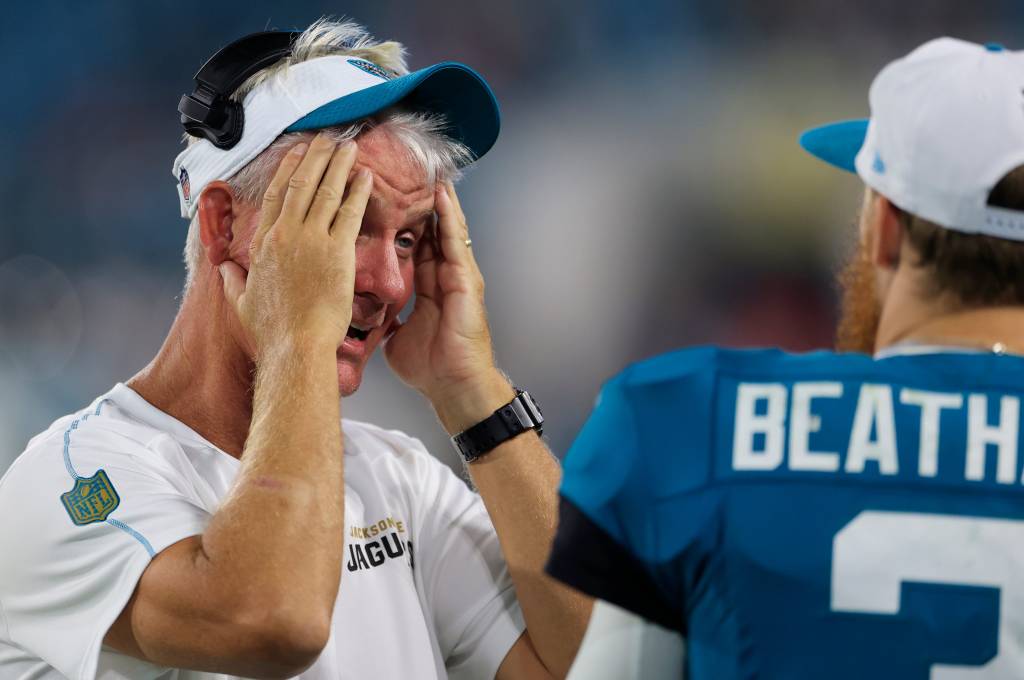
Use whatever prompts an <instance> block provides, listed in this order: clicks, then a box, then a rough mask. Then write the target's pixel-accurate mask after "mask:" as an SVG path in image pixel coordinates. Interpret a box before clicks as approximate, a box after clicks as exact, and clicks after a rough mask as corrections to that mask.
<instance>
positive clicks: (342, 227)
mask: <svg viewBox="0 0 1024 680" xmlns="http://www.w3.org/2000/svg"><path fill="white" fill-rule="evenodd" d="M372 190H373V173H371V172H370V171H369V170H368V169H366V168H363V169H362V170H360V171H359V172H358V173H357V174H356V178H355V179H354V180H352V185H351V186H350V187H349V189H348V196H346V197H345V200H344V201H343V202H342V204H341V207H340V208H338V212H337V213H336V214H335V216H334V222H333V223H332V224H331V236H333V237H334V238H336V239H339V240H342V241H346V242H350V243H355V241H356V236H358V235H359V228H360V227H361V226H362V224H363V215H365V214H366V204H367V202H368V201H369V200H370V192H371V191H372Z"/></svg>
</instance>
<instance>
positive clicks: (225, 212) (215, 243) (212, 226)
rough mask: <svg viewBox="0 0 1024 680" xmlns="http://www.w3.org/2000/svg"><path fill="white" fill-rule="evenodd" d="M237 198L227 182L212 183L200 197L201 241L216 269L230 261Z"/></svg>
mask: <svg viewBox="0 0 1024 680" xmlns="http://www.w3.org/2000/svg"><path fill="white" fill-rule="evenodd" d="M234 201H235V196H234V193H233V192H232V191H231V187H230V186H229V185H228V183H227V182H222V181H219V180H218V181H215V182H210V184H209V185H207V187H206V188H205V189H204V190H203V193H202V195H201V196H200V197H199V211H198V215H199V240H200V241H202V243H203V250H204V252H205V253H206V259H207V260H209V261H210V264H212V265H213V266H214V267H216V266H217V265H219V264H220V263H221V262H223V261H224V260H227V259H229V256H230V253H229V251H230V248H231V239H232V238H234V233H233V232H232V227H233V226H234V219H235V215H234V207H235V206H234Z"/></svg>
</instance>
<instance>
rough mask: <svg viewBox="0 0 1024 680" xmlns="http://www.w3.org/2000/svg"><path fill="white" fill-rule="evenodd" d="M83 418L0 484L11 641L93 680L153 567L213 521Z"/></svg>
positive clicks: (156, 467)
mask: <svg viewBox="0 0 1024 680" xmlns="http://www.w3.org/2000/svg"><path fill="white" fill-rule="evenodd" d="M90 415H92V416H93V417H94V419H95V420H100V419H99V418H96V417H95V414H90ZM87 419H88V417H86V418H80V419H77V420H75V421H73V422H72V423H71V424H70V425H69V426H68V428H67V430H66V431H65V432H64V433H63V437H61V436H60V435H59V433H57V434H54V435H53V436H51V437H49V438H47V439H45V440H43V441H42V442H36V443H34V445H33V446H32V447H31V448H30V449H29V450H28V451H26V452H25V453H24V454H23V455H22V456H21V457H20V458H19V459H18V460H17V461H16V462H15V463H14V465H13V466H12V467H11V468H10V470H9V471H8V473H7V474H6V475H5V476H4V478H3V480H2V481H0V608H2V610H3V611H4V613H5V615H6V619H7V628H8V636H9V639H10V640H11V641H12V642H13V643H14V644H15V645H17V646H18V647H20V648H22V649H24V650H26V651H28V652H29V653H31V654H33V655H35V656H38V657H39V658H40V659H42V660H43V661H45V662H46V663H47V664H49V665H51V666H52V667H53V668H55V669H57V670H58V671H59V672H60V673H61V674H62V675H64V676H66V677H67V678H69V679H70V680H94V678H95V677H96V675H97V664H98V660H99V654H100V647H101V645H102V642H103V638H104V636H105V635H106V633H107V630H108V629H109V628H110V625H111V624H112V623H113V622H114V620H115V619H116V618H117V616H118V615H119V614H120V612H121V610H122V609H123V608H124V605H125V604H126V603H127V601H128V599H129V598H130V597H131V595H132V592H133V591H134V590H135V586H136V584H137V583H138V580H139V578H140V577H141V575H142V573H143V571H144V570H145V569H146V567H147V565H148V564H149V562H150V560H151V559H152V558H153V557H154V556H155V555H156V554H157V553H159V552H160V551H161V550H163V549H164V548H166V547H167V546H169V545H171V544H173V543H175V542H177V541H179V540H181V539H183V538H186V537H188V536H193V535H196V534H200V533H202V531H203V530H204V528H205V526H206V524H207V522H208V520H209V516H208V514H207V513H206V512H205V511H204V510H203V509H202V508H200V507H199V506H198V505H196V504H194V503H193V502H191V501H190V500H189V499H188V498H187V497H186V495H185V494H184V493H183V490H182V489H181V488H180V482H179V481H178V480H175V479H174V478H173V475H171V474H170V473H169V470H167V469H165V468H162V467H161V466H160V464H159V463H160V462H161V461H160V460H159V459H158V457H157V456H156V454H154V453H153V452H151V451H149V450H148V449H146V448H145V447H144V446H143V445H141V444H138V443H136V442H133V441H131V440H128V439H125V438H123V437H120V436H118V435H116V434H111V433H105V432H104V431H103V427H102V425H101V424H98V423H89V422H85V421H86V420H87Z"/></svg>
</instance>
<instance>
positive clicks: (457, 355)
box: [384, 182, 515, 433]
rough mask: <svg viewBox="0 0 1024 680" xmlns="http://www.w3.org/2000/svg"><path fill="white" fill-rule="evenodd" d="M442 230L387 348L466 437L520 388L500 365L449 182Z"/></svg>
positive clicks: (422, 254)
mask: <svg viewBox="0 0 1024 680" xmlns="http://www.w3.org/2000/svg"><path fill="white" fill-rule="evenodd" d="M434 206H435V208H434V209H435V210H436V211H437V217H438V219H437V229H436V232H435V235H434V239H433V240H432V242H428V243H424V244H423V245H422V247H421V248H420V250H419V254H418V256H417V261H416V302H415V304H414V307H413V311H412V314H410V316H409V318H408V320H407V321H406V322H405V323H404V324H400V325H399V326H398V328H397V330H396V331H395V333H394V335H392V336H391V339H390V340H388V342H387V344H386V345H385V347H384V355H385V357H386V358H387V360H388V364H389V365H390V366H391V368H392V370H393V371H394V372H395V373H396V374H397V375H398V377H399V378H401V379H402V380H403V381H404V382H405V383H406V384H407V385H409V386H411V387H414V388H416V389H417V390H419V391H420V392H422V393H423V394H424V395H426V397H427V398H428V399H429V400H430V401H431V403H432V404H433V405H434V408H435V410H436V411H437V413H438V416H439V417H440V418H441V422H442V423H443V424H444V426H445V428H446V429H447V430H448V431H449V432H452V433H454V432H459V431H461V430H463V429H465V428H467V427H469V426H471V425H473V424H475V423H476V422H479V421H480V420H483V419H484V418H486V417H487V416H489V415H490V414H491V413H492V412H494V411H495V410H496V409H498V408H499V407H501V406H502V405H504V404H505V403H507V402H509V401H511V399H512V398H513V397H514V396H515V391H514V390H513V389H512V387H511V385H509V383H508V380H507V379H506V378H505V377H504V375H502V373H501V372H500V371H499V370H498V369H497V368H496V367H495V365H494V353H493V350H492V348H491V332H490V328H489V327H488V324H487V311H486V308H485V306H484V279H483V275H482V274H481V273H480V268H479V267H478V266H477V263H476V258H474V257H473V250H472V248H471V247H470V239H469V227H468V226H467V224H466V216H465V214H463V212H462V207H461V205H459V199H458V196H457V195H456V194H455V188H454V187H453V186H452V185H451V183H449V182H445V183H443V184H438V186H437V189H436V191H435V195H434Z"/></svg>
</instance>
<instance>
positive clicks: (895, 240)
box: [867, 193, 905, 269]
mask: <svg viewBox="0 0 1024 680" xmlns="http://www.w3.org/2000/svg"><path fill="white" fill-rule="evenodd" d="M901 218H902V211H901V210H900V209H899V208H898V207H896V205H894V204H893V202H892V201H890V200H889V199H888V198H886V197H885V196H882V195H881V194H878V193H874V195H873V196H872V205H871V214H870V216H869V224H868V243H867V247H868V256H869V257H870V258H871V261H872V263H874V264H876V265H878V266H879V267H884V268H886V269H897V268H898V267H899V265H900V253H901V251H902V248H903V234H904V231H905V230H904V228H903V222H902V219H901Z"/></svg>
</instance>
